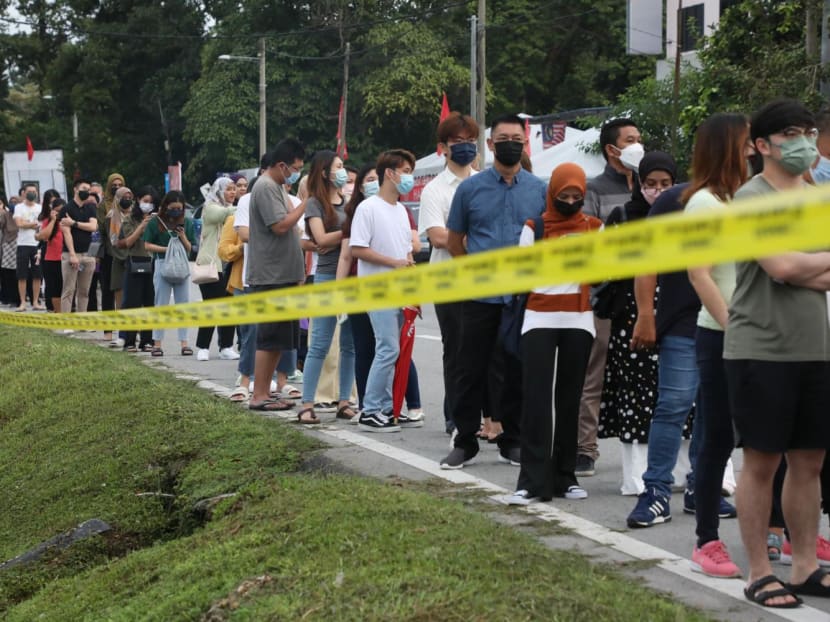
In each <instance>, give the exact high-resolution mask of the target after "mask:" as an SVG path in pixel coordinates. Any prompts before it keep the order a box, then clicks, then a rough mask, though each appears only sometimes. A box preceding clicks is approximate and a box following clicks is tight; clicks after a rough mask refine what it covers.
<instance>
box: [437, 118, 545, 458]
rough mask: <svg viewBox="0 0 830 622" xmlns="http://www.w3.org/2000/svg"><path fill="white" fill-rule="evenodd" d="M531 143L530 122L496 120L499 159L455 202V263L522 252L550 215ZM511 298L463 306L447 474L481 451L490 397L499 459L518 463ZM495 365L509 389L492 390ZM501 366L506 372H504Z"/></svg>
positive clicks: (451, 245) (493, 143) (492, 141)
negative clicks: (502, 333)
mask: <svg viewBox="0 0 830 622" xmlns="http://www.w3.org/2000/svg"><path fill="white" fill-rule="evenodd" d="M526 142H527V138H526V135H525V126H524V121H522V119H521V118H519V117H518V116H516V115H505V116H501V117H498V118H496V119H494V120H493V122H492V125H491V128H490V138H488V139H487V146H488V147H489V148H490V150H491V151H493V153H494V155H495V162H494V164H493V168H490V169H487V170H485V171H483V172H482V173H479V174H478V175H473V176H472V177H470V178H469V179H467V180H465V181H463V182H462V183H461V184H460V185H459V186H458V190H456V192H455V196H454V197H453V201H452V207H451V208H450V215H449V217H448V219H447V229H448V235H449V237H448V240H447V249H448V250H449V252H450V254H451V255H452V256H453V257H458V256H461V255H466V254H467V253H481V252H485V251H491V250H495V249H498V248H504V247H510V246H516V245H518V243H519V236H520V234H521V232H522V227H523V226H524V224H525V222H526V221H527V220H530V219H533V218H536V217H538V216H539V215H540V214H541V213H542V212H544V211H545V194H546V191H547V186H546V184H545V183H544V182H543V181H542V180H540V179H538V178H537V177H535V176H533V174H531V173H528V172H527V171H525V170H524V169H522V166H521V162H520V160H521V157H522V152H523V151H524V149H525V143H526ZM509 299H510V297H509V296H497V297H492V298H482V299H478V300H467V301H464V302H463V303H461V312H460V315H461V321H460V324H461V335H460V336H459V344H458V351H457V357H458V359H457V363H458V365H457V374H456V386H455V400H454V402H455V403H454V404H453V406H452V419H453V421H454V422H455V425H456V429H457V431H458V432H457V434H456V436H455V439H454V447H453V449H452V451H450V453H449V455H448V456H447V457H446V458H444V459H443V460H442V461H441V468H443V469H460V468H462V467H463V466H464V465H465V464H469V463H470V461H471V460H472V459H473V458H474V457H475V455H476V454H477V453H478V439H477V438H476V432H478V429H479V423H480V420H481V410H482V407H483V405H484V401H485V399H486V398H487V396H488V395H501V399H500V400H499V403H498V404H495V405H494V406H495V408H496V409H498V411H499V414H500V415H501V422H502V426H503V428H504V432H503V434H502V435H501V437H500V438H499V440H498V444H499V460H500V461H501V462H504V463H508V464H513V465H515V466H518V465H519V462H520V452H519V417H520V413H521V399H522V398H521V386H522V380H521V371H520V369H521V367H520V365H519V363H518V361H514V360H512V359H509V358H506V357H507V356H508V355H507V354H506V353H505V352H504V349H503V347H502V345H501V343H500V342H499V325H500V323H501V317H502V310H503V308H504V305H505V303H506V302H507V301H508V300H509ZM491 363H494V364H495V366H496V369H495V370H494V371H495V374H493V375H494V376H496V377H501V378H503V383H504V386H505V387H507V388H508V389H509V390H501V389H502V387H492V386H489V384H490V382H489V380H490V379H491V378H492V377H493V375H489V378H488V370H489V369H490V366H491ZM499 368H501V369H499Z"/></svg>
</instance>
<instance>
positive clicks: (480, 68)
mask: <svg viewBox="0 0 830 622" xmlns="http://www.w3.org/2000/svg"><path fill="white" fill-rule="evenodd" d="M828 1H830V0H828ZM486 13H487V1H486V0H478V25H477V28H476V59H477V61H476V85H477V87H478V88H477V91H478V92H477V95H476V98H477V99H476V114H475V119H476V123H478V126H479V127H480V128H481V132H480V133H479V135H478V154H479V157H480V158H481V168H482V169H483V168H484V164H485V162H486V158H485V153H486V152H485V149H486V147H487V141H486V138H485V136H484V133H485V132H484V128H485V127H486V123H487V121H486V114H487V100H486V97H485V95H486V90H485V84H486V76H487V68H486V65H485V63H486V55H485V28H486V27H487V17H486Z"/></svg>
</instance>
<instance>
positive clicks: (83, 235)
mask: <svg viewBox="0 0 830 622" xmlns="http://www.w3.org/2000/svg"><path fill="white" fill-rule="evenodd" d="M89 187H90V184H89V182H88V181H87V180H85V179H78V180H77V181H76V182H75V186H74V188H75V195H74V197H73V198H72V200H71V201H70V202H69V203H67V204H66V206H65V207H64V208H63V210H61V213H60V216H59V218H60V224H61V233H63V254H62V255H61V272H62V274H63V291H62V292H61V311H62V312H63V313H69V312H70V311H72V300H73V298H76V299H77V300H76V305H75V307H76V309H78V310H80V311H83V310H85V309H86V308H87V301H88V299H89V285H90V283H91V282H92V275H93V274H94V273H95V257H94V256H89V254H88V251H89V245H90V242H91V241H92V233H93V232H94V231H97V230H98V220H97V218H96V204H95V199H94V198H92V197H91V196H90V192H89Z"/></svg>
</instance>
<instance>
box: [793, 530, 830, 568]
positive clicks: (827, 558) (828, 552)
mask: <svg viewBox="0 0 830 622" xmlns="http://www.w3.org/2000/svg"><path fill="white" fill-rule="evenodd" d="M816 559H817V560H818V565H819V566H824V567H827V566H830V541H829V540H827V539H826V538H822V537H821V536H818V537H817V538H816ZM781 563H782V564H787V565H788V566H789V565H791V564H792V563H793V547H792V545H791V544H790V541H789V540H788V539H787V538H784V544H783V546H782V547H781Z"/></svg>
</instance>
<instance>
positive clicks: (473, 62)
mask: <svg viewBox="0 0 830 622" xmlns="http://www.w3.org/2000/svg"><path fill="white" fill-rule="evenodd" d="M477 26H478V18H477V17H476V16H475V15H473V16H472V17H471V18H470V116H471V117H473V118H475V116H476V107H477V106H476V86H477V85H476V78H477V75H478V69H476V60H477V58H476V54H477V53H476V39H477V37H478V32H477V31H476V28H477Z"/></svg>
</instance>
